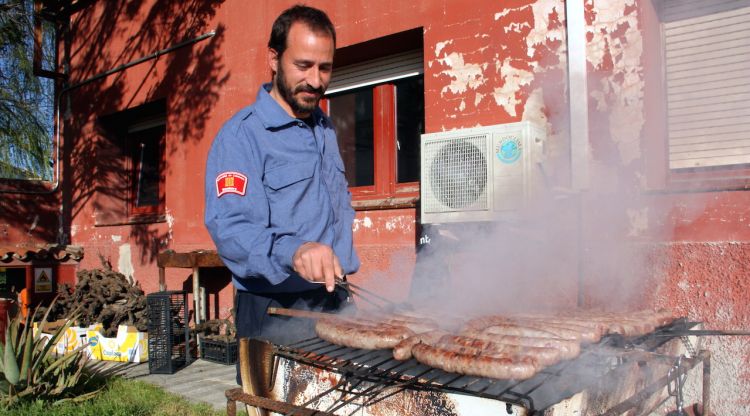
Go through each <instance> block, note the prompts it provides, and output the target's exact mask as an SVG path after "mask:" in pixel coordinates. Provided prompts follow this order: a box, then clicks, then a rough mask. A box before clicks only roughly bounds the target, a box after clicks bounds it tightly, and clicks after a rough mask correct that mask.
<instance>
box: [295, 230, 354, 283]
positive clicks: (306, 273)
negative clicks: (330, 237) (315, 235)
mask: <svg viewBox="0 0 750 416" xmlns="http://www.w3.org/2000/svg"><path fill="white" fill-rule="evenodd" d="M292 266H293V267H294V271H295V272H297V274H299V275H300V276H302V277H303V278H305V279H307V280H309V281H311V282H325V284H326V290H327V291H329V292H333V288H334V286H335V278H336V277H338V276H342V275H343V274H344V271H343V270H341V264H339V258H338V257H336V254H335V253H334V252H333V249H331V247H329V246H327V245H325V244H320V243H315V242H307V243H305V244H302V245H301V246H300V247H299V248H298V249H297V252H296V253H294V257H293V258H292Z"/></svg>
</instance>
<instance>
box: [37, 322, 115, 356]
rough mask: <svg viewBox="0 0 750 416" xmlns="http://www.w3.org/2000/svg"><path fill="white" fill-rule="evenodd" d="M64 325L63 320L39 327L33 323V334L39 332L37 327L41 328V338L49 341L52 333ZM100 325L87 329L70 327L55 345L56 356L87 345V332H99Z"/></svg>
mask: <svg viewBox="0 0 750 416" xmlns="http://www.w3.org/2000/svg"><path fill="white" fill-rule="evenodd" d="M64 324H65V321H64V320H59V321H54V322H46V323H45V324H44V325H39V324H38V323H37V322H34V333H36V331H39V327H40V326H41V327H42V333H41V336H42V338H46V339H48V340H49V339H51V338H52V333H53V332H55V331H56V330H57V329H58V328H60V327H61V326H62V325H64ZM101 328H102V324H94V325H90V326H88V327H80V326H71V327H70V328H68V329H67V330H65V332H64V333H63V334H62V336H61V337H60V339H59V340H58V341H57V344H56V345H55V351H56V352H57V353H58V354H61V355H62V354H65V353H68V352H71V351H74V350H75V349H77V348H81V347H84V346H86V345H87V344H88V332H89V331H98V330H101Z"/></svg>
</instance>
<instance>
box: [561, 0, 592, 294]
mask: <svg viewBox="0 0 750 416" xmlns="http://www.w3.org/2000/svg"><path fill="white" fill-rule="evenodd" d="M565 25H566V38H567V42H568V45H567V46H568V105H569V108H568V111H569V117H570V184H571V188H572V189H573V190H574V191H576V192H577V194H578V195H577V196H578V207H577V211H578V215H577V217H578V218H577V223H578V227H577V236H576V245H577V251H578V253H577V259H578V260H577V262H578V264H577V269H578V299H577V301H578V306H582V305H583V302H584V299H583V291H582V286H583V263H584V255H585V253H584V241H583V195H584V192H585V191H586V189H588V187H589V154H590V149H589V115H588V108H589V99H588V88H587V85H586V80H587V69H586V19H585V8H584V0H568V1H566V2H565Z"/></svg>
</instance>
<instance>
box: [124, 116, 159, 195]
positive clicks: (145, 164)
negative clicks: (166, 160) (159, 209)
mask: <svg viewBox="0 0 750 416" xmlns="http://www.w3.org/2000/svg"><path fill="white" fill-rule="evenodd" d="M163 135H164V127H163V126H161V127H157V128H153V129H149V130H144V131H141V132H137V133H133V134H132V136H131V137H132V138H133V140H132V142H131V143H132V144H133V167H134V171H133V175H134V177H133V183H134V184H135V190H134V196H135V201H133V202H134V205H135V206H136V207H153V206H158V205H159V179H160V169H159V164H160V163H161V151H160V149H161V146H160V141H161V138H162V136H163Z"/></svg>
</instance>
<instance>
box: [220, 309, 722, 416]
mask: <svg viewBox="0 0 750 416" xmlns="http://www.w3.org/2000/svg"><path fill="white" fill-rule="evenodd" d="M697 324H698V323H697V322H690V321H687V320H686V319H678V320H676V321H674V322H673V323H672V324H670V325H668V326H665V327H662V328H659V329H657V330H656V331H654V332H652V333H650V334H648V335H646V336H642V337H638V338H631V339H628V338H624V337H621V336H618V335H609V336H606V337H604V338H603V339H602V340H601V341H600V342H599V343H596V344H591V345H588V346H586V347H585V348H583V349H582V351H581V354H580V355H579V356H578V357H576V358H575V359H572V360H566V361H563V362H560V363H558V364H556V365H554V366H550V367H547V368H546V369H544V370H542V371H540V372H539V373H537V374H536V375H535V376H534V377H532V378H530V379H528V380H522V381H513V380H496V379H488V378H481V377H475V376H465V375H459V374H454V373H448V372H445V371H443V370H439V369H435V368H432V367H429V366H426V365H424V364H421V363H419V362H417V361H416V360H414V359H411V360H407V361H397V360H394V359H393V356H392V353H391V350H360V349H353V348H348V347H343V346H339V345H335V344H331V343H329V342H327V341H324V340H322V339H320V338H310V339H306V340H303V341H299V342H297V343H294V344H290V345H273V346H272V347H271V348H272V350H273V354H274V362H275V365H274V366H273V371H272V374H270V375H269V376H270V381H271V384H274V381H275V379H276V378H277V377H278V375H279V374H278V367H279V365H278V364H279V362H281V361H284V360H288V361H291V362H294V363H297V364H298V365H302V366H308V367H314V368H317V369H321V370H325V371H327V372H332V373H336V374H338V375H339V377H337V379H335V381H332V382H330V387H328V388H325V389H323V391H321V392H319V393H317V394H314V395H312V396H310V397H305V399H304V400H303V402H302V403H299V404H290V403H282V402H278V401H273V400H268V399H264V398H260V397H257V396H251V395H247V394H243V393H242V391H241V390H240V389H236V390H230V391H228V392H227V397H228V408H227V411H228V414H230V415H232V414H234V411H235V410H234V409H235V406H236V405H235V403H234V401H235V400H239V401H242V402H245V403H249V404H252V405H254V406H259V407H262V408H265V409H269V410H273V411H276V412H280V413H284V414H289V415H292V414H336V415H339V414H347V415H348V414H354V413H355V412H357V411H358V410H359V409H362V408H368V407H370V406H374V405H376V404H377V403H379V402H381V401H383V400H386V399H388V398H390V397H393V396H395V395H397V394H399V393H401V392H403V391H406V390H411V391H423V392H436V393H441V394H456V395H462V396H470V397H477V398H483V399H490V400H494V401H497V402H499V403H498V404H499V405H501V406H505V408H506V409H505V410H506V412H507V413H508V414H514V413H513V412H514V411H513V408H514V406H517V407H520V408H522V409H525V411H526V413H525V414H527V415H536V414H546V413H544V412H546V411H547V410H548V409H550V408H552V407H553V406H555V405H556V404H558V403H560V402H563V401H565V400H567V399H569V398H570V397H572V396H574V395H575V394H577V393H579V392H581V391H584V390H586V391H596V390H603V389H611V390H613V391H614V390H617V389H618V388H619V387H621V386H618V384H621V383H622V380H623V377H626V375H627V373H628V372H630V371H633V369H638V368H648V369H650V370H649V372H650V373H651V377H650V378H649V379H648V380H647V383H641V384H643V385H641V386H640V387H639V388H638V389H636V390H635V391H633V392H632V394H629V395H628V396H627V397H624V398H622V400H619V401H618V402H617V403H615V404H612V405H610V406H608V408H607V409H605V410H603V411H601V412H597V413H595V414H606V415H619V414H621V413H623V412H625V411H628V410H630V409H633V408H635V407H636V406H639V405H641V404H642V403H643V402H644V400H646V399H647V398H649V397H650V396H652V395H653V394H654V393H656V392H658V391H659V390H662V389H663V388H664V387H665V386H666V387H669V392H670V394H674V395H676V396H677V400H678V407H679V406H681V405H680V403H679V399H680V395H681V392H680V391H679V390H680V388H681V385H682V382H683V381H684V376H685V374H686V373H687V371H688V370H690V369H691V368H693V367H695V366H696V364H698V363H700V362H702V363H703V366H704V368H703V370H704V384H706V383H707V377H706V376H707V374H708V371H709V368H710V367H709V357H708V355H707V353H705V352H701V353H700V354H699V353H697V352H696V351H695V349H694V348H693V347H692V345H691V344H690V342H689V341H688V340H687V339H686V338H685V337H683V339H682V340H677V338H680V333H686V332H689V330H690V329H691V328H693V327H694V326H695V325H697ZM675 341H676V342H681V343H683V345H684V347H685V348H686V349H687V351H688V354H687V355H686V356H679V357H677V356H674V355H671V354H668V353H664V352H662V351H661V350H662V349H664V347H665V344H667V343H670V342H675ZM620 393H622V392H620ZM678 393H679V394H678ZM620 395H622V394H620ZM703 399H704V407H706V406H707V405H708V388H707V385H704V398H703ZM297 402H299V400H297ZM657 404H658V403H657ZM555 414H558V413H555Z"/></svg>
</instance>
